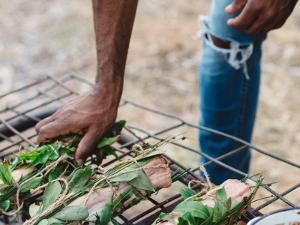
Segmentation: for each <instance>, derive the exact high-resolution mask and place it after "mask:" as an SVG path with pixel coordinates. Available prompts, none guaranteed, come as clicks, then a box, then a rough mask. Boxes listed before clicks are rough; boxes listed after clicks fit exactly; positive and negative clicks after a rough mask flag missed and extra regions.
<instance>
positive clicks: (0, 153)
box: [0, 75, 300, 225]
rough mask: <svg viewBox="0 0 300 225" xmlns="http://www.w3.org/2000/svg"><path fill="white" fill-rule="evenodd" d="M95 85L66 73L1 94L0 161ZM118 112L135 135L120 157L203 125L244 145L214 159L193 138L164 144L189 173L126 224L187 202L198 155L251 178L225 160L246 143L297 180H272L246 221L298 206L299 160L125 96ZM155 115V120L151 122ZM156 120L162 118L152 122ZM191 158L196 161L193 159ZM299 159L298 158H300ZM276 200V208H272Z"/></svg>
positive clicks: (136, 209)
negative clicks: (185, 192) (283, 183)
mask: <svg viewBox="0 0 300 225" xmlns="http://www.w3.org/2000/svg"><path fill="white" fill-rule="evenodd" d="M92 86H93V85H92V83H90V82H89V81H87V80H85V79H83V78H81V77H78V76H74V75H69V76H66V77H64V78H62V79H60V80H58V79H56V78H54V77H51V76H46V77H43V78H41V79H39V80H37V81H35V82H33V83H31V84H28V85H25V86H22V87H20V88H18V89H15V90H13V91H11V92H9V93H6V94H2V95H0V99H1V105H2V106H3V105H5V106H4V107H2V108H0V118H1V122H0V161H1V160H3V159H5V158H6V157H9V156H10V155H11V154H13V153H15V152H17V151H19V150H20V146H28V145H29V146H34V145H35V141H36V132H35V130H34V125H35V124H36V123H37V122H38V121H40V120H41V119H43V118H45V117H47V116H49V115H51V114H52V113H54V112H55V111H56V109H57V108H58V107H59V106H60V105H62V104H63V103H65V102H68V101H69V100H70V99H71V98H72V97H74V96H77V95H79V94H80V93H81V92H84V91H86V90H89V89H91V88H92ZM119 114H121V116H122V115H124V118H126V119H127V118H128V120H129V121H128V125H127V128H129V129H130V130H131V131H132V132H133V133H134V134H135V135H134V138H131V139H124V140H123V141H122V142H120V144H119V146H118V154H119V155H120V158H126V157H131V154H132V152H131V151H130V148H131V146H132V145H133V144H136V143H139V142H151V141H159V140H163V139H164V138H165V137H166V136H172V135H177V134H179V133H182V132H185V133H186V132H187V131H188V132H191V133H192V134H194V135H197V133H198V132H199V130H201V129H202V130H205V131H207V132H212V133H215V134H217V135H220V136H222V137H225V138H229V139H231V140H233V141H235V142H237V143H239V145H240V147H239V148H237V149H235V150H233V151H231V152H230V153H227V154H225V155H223V156H220V157H218V158H212V157H210V156H209V155H206V154H204V153H202V152H201V151H199V149H198V147H197V143H195V142H193V141H187V142H185V141H177V140H174V141H172V142H170V143H168V144H167V145H166V147H165V148H167V149H168V151H169V150H170V152H169V154H168V153H166V157H167V158H168V160H169V161H170V166H171V169H172V172H173V173H177V172H182V171H186V176H185V177H182V179H180V180H178V181H176V182H174V183H173V184H172V186H171V187H170V188H169V189H167V190H161V191H160V192H159V193H158V194H156V195H154V196H149V197H147V200H146V201H143V202H141V203H139V204H138V205H136V206H133V207H131V208H128V209H124V211H123V212H122V213H121V214H120V215H118V216H117V220H118V221H119V222H120V223H121V224H131V225H133V224H138V225H148V224H149V225H150V224H151V223H152V222H153V221H154V219H155V218H156V217H157V216H158V215H159V213H160V212H166V213H167V212H170V211H171V210H172V209H173V208H174V207H175V205H176V204H178V203H179V202H180V201H181V200H182V199H181V196H180V195H179V194H178V193H179V189H180V188H181V187H182V186H185V185H187V184H188V183H190V181H193V180H200V179H201V178H200V177H199V172H200V169H199V166H198V158H199V156H201V157H204V158H206V159H208V162H207V163H206V164H205V165H204V166H207V165H209V164H211V163H215V164H218V165H219V166H221V167H223V168H224V170H230V171H232V172H234V173H237V174H239V175H242V176H245V177H246V176H247V177H251V174H245V173H243V172H242V171H239V170H238V169H236V168H233V167H231V166H229V165H227V164H226V163H224V162H223V161H224V159H226V158H228V157H231V156H232V155H234V154H237V153H240V152H241V151H244V150H245V149H246V147H249V148H250V149H251V150H252V151H253V152H255V153H256V154H259V155H261V156H263V157H265V161H266V163H268V162H269V161H275V162H276V163H277V164H278V167H281V166H282V167H288V168H292V169H293V171H295V172H294V174H293V176H294V177H295V179H294V181H295V182H294V183H293V184H290V185H289V186H288V188H285V189H284V190H281V189H280V188H278V189H276V188H273V187H272V186H269V185H267V184H265V185H263V187H262V191H261V194H260V197H262V198H263V197H268V198H263V200H261V201H258V202H256V203H255V204H254V205H253V206H252V207H253V209H251V210H249V212H248V213H247V215H246V216H245V218H244V220H245V221H248V220H250V219H252V218H253V217H255V216H257V215H260V214H261V212H263V213H266V212H269V211H270V210H271V209H279V208H288V207H290V208H296V207H298V206H299V205H300V203H299V201H300V200H299V199H296V198H292V199H291V198H290V197H289V196H290V195H292V196H293V194H295V193H299V191H300V173H299V169H300V163H297V162H293V161H291V160H288V159H285V158H283V157H280V156H278V155H275V154H272V153H270V152H268V151H265V150H264V149H261V148H258V147H256V146H254V145H252V144H250V143H247V142H245V141H243V140H241V139H239V138H237V137H234V136H231V135H228V134H225V133H222V132H220V131H216V130H213V129H210V128H207V127H201V126H198V125H195V124H192V123H189V122H187V121H185V120H183V119H181V118H179V117H177V116H175V115H172V114H169V113H165V112H161V111H158V110H155V109H152V108H149V107H147V106H145V105H142V104H138V103H135V102H133V101H129V100H126V99H123V100H122V101H121V103H120V109H119ZM153 118H155V119H156V120H152V119H153ZM152 121H157V122H156V123H155V124H153V122H152ZM136 124H138V125H136ZM142 124H143V125H142ZM136 137H139V138H136ZM168 151H167V152H168ZM187 153H188V154H187ZM190 159H193V160H192V161H191V160H190ZM295 161H298V162H299V160H295ZM114 162H115V159H108V160H106V161H105V162H104V164H103V166H104V167H105V166H109V165H111V164H112V163H114ZM179 162H180V163H179ZM195 188H197V186H195ZM198 188H199V187H198ZM141 204H142V205H141ZM275 204H276V206H277V207H275V208H274V207H271V208H268V207H269V206H274V205H275ZM9 219H10V218H7V217H3V216H2V217H1V215H0V224H1V223H10V224H12V223H11V222H9Z"/></svg>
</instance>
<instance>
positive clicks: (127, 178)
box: [110, 171, 138, 182]
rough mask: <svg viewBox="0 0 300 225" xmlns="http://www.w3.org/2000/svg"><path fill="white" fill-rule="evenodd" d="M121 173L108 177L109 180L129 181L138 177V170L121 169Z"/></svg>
mask: <svg viewBox="0 0 300 225" xmlns="http://www.w3.org/2000/svg"><path fill="white" fill-rule="evenodd" d="M121 173H122V174H121V175H119V176H116V177H113V178H111V179H110V181H111V182H129V181H132V180H133V179H135V178H137V177H138V171H133V172H128V173H124V171H121Z"/></svg>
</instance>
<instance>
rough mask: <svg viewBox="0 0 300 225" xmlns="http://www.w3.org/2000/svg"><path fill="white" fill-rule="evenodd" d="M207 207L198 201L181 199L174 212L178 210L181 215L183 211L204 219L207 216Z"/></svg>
mask: <svg viewBox="0 0 300 225" xmlns="http://www.w3.org/2000/svg"><path fill="white" fill-rule="evenodd" d="M207 208H208V207H207V206H205V205H203V204H202V203H201V202H198V201H183V202H182V203H180V204H179V205H177V206H176V208H175V209H174V212H178V213H180V214H181V215H183V214H185V213H191V215H192V216H193V217H197V218H201V219H206V218H208V216H209V215H208V209H207Z"/></svg>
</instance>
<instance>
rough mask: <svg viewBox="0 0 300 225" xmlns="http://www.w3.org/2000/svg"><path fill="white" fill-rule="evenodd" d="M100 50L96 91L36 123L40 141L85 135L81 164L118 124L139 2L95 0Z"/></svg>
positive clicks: (78, 153)
mask: <svg viewBox="0 0 300 225" xmlns="http://www.w3.org/2000/svg"><path fill="white" fill-rule="evenodd" d="M92 3H93V12H94V25H95V33H96V47H97V78H96V85H95V89H94V91H92V92H90V93H88V94H86V95H83V96H80V97H78V98H76V99H74V100H73V101H71V102H69V103H67V104H65V105H64V106H63V107H61V108H60V109H59V110H58V111H57V112H56V113H54V114H53V115H52V116H50V117H48V118H46V119H44V120H42V121H41V122H40V123H38V124H37V126H36V129H37V132H38V141H39V142H42V141H45V140H47V139H51V138H54V137H58V136H60V135H65V134H69V133H78V132H82V133H83V134H84V136H83V138H82V140H81V142H80V143H79V146H78V149H77V151H76V153H75V158H76V160H77V162H78V163H79V164H82V163H83V161H84V160H85V159H86V158H87V157H88V156H89V155H90V154H91V153H92V151H93V150H94V149H95V147H96V145H97V142H98V140H99V139H100V138H101V137H102V136H103V135H104V134H105V132H106V131H107V130H108V129H110V127H111V126H112V125H113V123H114V122H115V119H116V116H117V109H118V105H119V101H120V98H121V95H122V90H123V82H124V71H125V64H126V58H127V52H128V47H129V41H130V37H131V32H132V27H133V22H134V18H135V12H136V8H137V3H138V0H125V1H120V0H93V1H92Z"/></svg>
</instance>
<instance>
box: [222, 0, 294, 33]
mask: <svg viewBox="0 0 300 225" xmlns="http://www.w3.org/2000/svg"><path fill="white" fill-rule="evenodd" d="M296 3H297V0H234V1H233V3H232V4H231V5H229V6H228V7H226V9H225V11H226V12H227V13H240V14H239V16H237V17H236V18H233V19H230V20H228V25H229V26H231V27H233V28H237V29H240V30H243V31H245V32H246V33H249V34H251V35H258V34H263V33H267V32H268V31H270V30H274V29H278V28H280V27H281V26H282V25H283V24H284V23H285V21H286V20H287V18H288V17H289V16H290V14H291V13H292V11H293V9H294V8H295V6H296Z"/></svg>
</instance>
